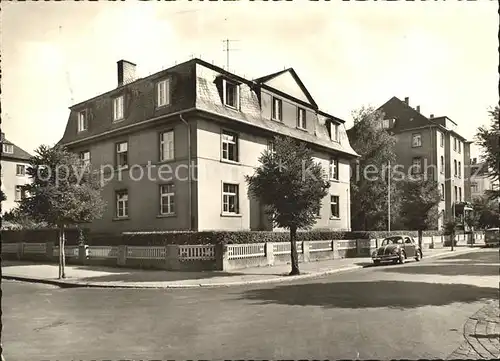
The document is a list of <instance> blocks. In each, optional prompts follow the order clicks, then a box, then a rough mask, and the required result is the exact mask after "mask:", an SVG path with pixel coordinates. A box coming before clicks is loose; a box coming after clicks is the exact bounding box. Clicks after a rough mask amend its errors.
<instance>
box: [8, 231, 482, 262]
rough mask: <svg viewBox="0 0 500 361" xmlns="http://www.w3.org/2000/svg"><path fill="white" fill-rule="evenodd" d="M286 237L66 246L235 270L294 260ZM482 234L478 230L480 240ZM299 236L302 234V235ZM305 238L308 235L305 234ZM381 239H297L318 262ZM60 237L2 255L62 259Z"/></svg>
mask: <svg viewBox="0 0 500 361" xmlns="http://www.w3.org/2000/svg"><path fill="white" fill-rule="evenodd" d="M278 236H279V237H282V238H283V241H281V242H253V243H251V242H249V243H236V244H228V243H225V242H219V243H215V244H166V245H161V246H159V245H156V246H151V245H143V246H138V245H127V244H121V245H92V244H90V245H79V246H78V245H67V246H66V247H65V249H64V252H65V255H66V262H67V263H68V264H84V265H103V266H113V267H129V268H154V269H165V270H173V271H201V270H220V271H222V270H224V271H226V270H234V269H241V268H246V267H257V266H261V267H263V266H272V265H280V264H287V263H289V262H290V246H291V245H290V242H289V241H287V242H285V240H287V237H286V236H285V234H282V235H278ZM465 236H466V235H457V245H466V244H467V240H466V237H465ZM481 237H482V234H481V233H476V240H477V239H480V238H481ZM299 238H300V237H299ZM302 238H304V236H302ZM382 239H383V237H382V238H371V239H318V240H300V241H297V243H296V245H297V253H298V257H299V262H314V261H320V260H331V259H340V258H349V257H369V256H370V255H371V253H372V252H373V251H374V250H375V249H376V248H377V247H378V246H379V244H380V242H381V241H382ZM447 242H448V243H449V236H441V235H439V236H425V237H423V239H422V244H423V248H424V256H425V249H428V248H440V247H444V246H445V245H446V243H447ZM58 257H59V248H58V247H57V243H56V242H43V243H40V242H38V243H35V242H17V243H6V242H2V258H3V259H16V260H32V261H45V262H57V261H58Z"/></svg>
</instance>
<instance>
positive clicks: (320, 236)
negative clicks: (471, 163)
mask: <svg viewBox="0 0 500 361" xmlns="http://www.w3.org/2000/svg"><path fill="white" fill-rule="evenodd" d="M398 234H407V235H410V236H413V237H417V231H391V232H387V231H356V232H342V231H325V230H313V231H299V232H297V241H315V240H342V239H373V238H379V239H380V238H385V237H389V236H392V235H398ZM83 235H84V239H85V243H86V244H88V245H91V246H99V245H102V246H118V245H127V246H163V245H167V244H193V245H195V244H248V243H267V242H288V241H290V233H289V232H271V231H204V232H189V231H165V232H125V233H123V234H112V233H109V234H108V233H89V232H88V231H87V230H83ZM423 235H424V237H425V236H440V235H442V231H424V232H423ZM58 237H59V233H58V230H57V229H45V230H22V231H2V241H3V242H5V243H17V242H31V243H33V242H35V243H36V242H51V241H52V242H56V243H57V242H58V239H59V238H58ZM78 240H79V232H78V230H77V229H68V230H67V231H66V244H67V245H76V244H78Z"/></svg>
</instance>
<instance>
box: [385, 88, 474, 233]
mask: <svg viewBox="0 0 500 361" xmlns="http://www.w3.org/2000/svg"><path fill="white" fill-rule="evenodd" d="M379 110H381V111H383V112H384V114H385V117H384V121H383V123H382V124H381V126H382V127H383V128H386V129H388V130H389V131H390V132H391V133H393V134H394V135H395V136H396V139H397V142H396V157H397V161H396V163H397V164H398V165H400V167H402V169H401V170H403V169H404V171H407V172H408V171H409V172H413V173H417V174H418V173H423V172H425V170H427V173H428V176H429V177H431V178H433V179H435V180H436V181H437V182H438V183H439V187H440V189H441V194H442V201H441V203H440V205H439V221H438V228H439V229H441V226H442V225H443V222H445V221H446V220H447V219H451V217H452V215H453V209H454V204H457V203H462V202H467V201H470V199H471V196H470V185H469V173H470V167H469V163H470V143H471V142H470V141H468V140H467V139H466V138H465V137H463V136H461V135H460V134H458V133H457V129H456V128H457V124H456V123H455V122H454V121H452V120H451V119H450V118H448V117H446V116H442V117H434V115H433V114H431V115H430V117H429V118H427V117H426V116H424V115H423V114H422V113H421V112H420V106H416V107H415V109H414V108H412V107H411V106H410V104H409V98H405V100H404V101H401V100H400V99H398V98H396V97H392V98H391V99H390V100H389V101H387V102H386V103H385V104H384V105H382V106H381V107H380V108H379ZM466 210H467V208H466Z"/></svg>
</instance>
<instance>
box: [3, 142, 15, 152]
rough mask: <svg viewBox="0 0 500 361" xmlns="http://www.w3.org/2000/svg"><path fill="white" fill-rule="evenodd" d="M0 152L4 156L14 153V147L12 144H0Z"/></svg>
mask: <svg viewBox="0 0 500 361" xmlns="http://www.w3.org/2000/svg"><path fill="white" fill-rule="evenodd" d="M2 151H3V152H4V153H6V154H12V153H14V146H13V145H12V144H2Z"/></svg>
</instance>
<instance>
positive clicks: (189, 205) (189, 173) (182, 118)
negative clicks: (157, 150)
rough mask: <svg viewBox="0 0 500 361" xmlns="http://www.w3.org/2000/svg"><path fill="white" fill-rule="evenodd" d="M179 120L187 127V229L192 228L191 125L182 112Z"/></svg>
mask: <svg viewBox="0 0 500 361" xmlns="http://www.w3.org/2000/svg"><path fill="white" fill-rule="evenodd" d="M179 117H180V119H181V121H182V122H183V123H184V124H186V127H187V147H188V199H189V204H188V214H189V230H190V231H192V230H193V192H192V181H191V176H192V175H191V126H190V124H189V123H188V122H187V121H186V120H185V119H184V117H183V116H182V114H179Z"/></svg>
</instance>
